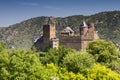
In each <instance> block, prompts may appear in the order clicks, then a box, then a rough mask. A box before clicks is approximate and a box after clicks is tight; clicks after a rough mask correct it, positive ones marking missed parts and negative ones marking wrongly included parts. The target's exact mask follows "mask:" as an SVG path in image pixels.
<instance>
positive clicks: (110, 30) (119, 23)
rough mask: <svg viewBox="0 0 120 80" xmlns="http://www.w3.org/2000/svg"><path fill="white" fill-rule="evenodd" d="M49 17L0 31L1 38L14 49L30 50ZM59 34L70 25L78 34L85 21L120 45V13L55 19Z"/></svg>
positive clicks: (107, 38) (101, 36)
mask: <svg viewBox="0 0 120 80" xmlns="http://www.w3.org/2000/svg"><path fill="white" fill-rule="evenodd" d="M46 18H47V17H44V16H42V17H36V18H31V19H29V20H26V21H23V22H21V23H18V24H14V25H12V26H9V27H6V28H3V29H0V38H1V39H3V40H5V41H6V42H7V43H8V45H9V46H10V47H11V48H12V47H15V48H17V49H28V48H30V47H31V46H32V44H33V43H34V41H35V40H36V39H37V38H39V36H40V35H41V34H42V25H43V24H44V22H45V20H46ZM55 19H56V28H57V33H59V31H60V30H62V29H63V28H65V27H66V26H67V25H69V26H70V27H71V28H72V29H73V30H74V31H75V32H76V33H78V32H79V25H80V24H81V22H82V21H83V20H86V21H87V22H94V23H95V28H96V30H97V31H98V34H99V35H100V38H102V39H106V40H109V41H113V42H114V43H115V44H116V45H117V46H119V44H120V11H109V12H101V13H98V14H94V15H91V16H83V15H74V16H68V17H65V18H60V17H58V18H55Z"/></svg>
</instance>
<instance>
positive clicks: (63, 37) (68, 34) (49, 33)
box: [33, 21, 99, 51]
mask: <svg viewBox="0 0 120 80" xmlns="http://www.w3.org/2000/svg"><path fill="white" fill-rule="evenodd" d="M48 22H51V21H48ZM53 23H54V22H52V23H48V24H46V25H44V26H43V35H42V37H41V38H39V39H38V40H37V42H35V43H34V47H33V49H35V50H36V51H44V50H45V49H46V48H48V47H51V48H58V46H59V43H60V45H63V46H65V47H68V48H73V49H76V50H85V49H86V46H87V44H88V43H89V42H90V41H92V40H95V39H99V37H98V34H97V33H96V32H95V31H94V24H93V23H91V24H90V25H87V24H86V22H85V21H83V23H82V24H81V26H80V35H79V36H75V35H74V31H73V30H72V29H71V28H70V27H66V28H65V29H63V30H62V31H61V32H60V37H59V39H58V38H56V29H55V24H53Z"/></svg>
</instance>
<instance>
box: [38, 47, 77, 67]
mask: <svg viewBox="0 0 120 80" xmlns="http://www.w3.org/2000/svg"><path fill="white" fill-rule="evenodd" d="M71 52H75V50H73V49H70V48H65V47H64V46H60V47H59V48H58V49H55V48H50V49H49V50H48V51H47V52H38V54H39V57H40V61H41V63H42V64H47V63H54V64H55V65H58V66H62V65H63V58H64V57H65V55H67V54H70V53H71Z"/></svg>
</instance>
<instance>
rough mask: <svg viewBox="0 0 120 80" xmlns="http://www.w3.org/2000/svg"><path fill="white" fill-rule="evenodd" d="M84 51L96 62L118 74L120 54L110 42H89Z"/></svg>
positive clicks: (119, 71) (119, 70)
mask: <svg viewBox="0 0 120 80" xmlns="http://www.w3.org/2000/svg"><path fill="white" fill-rule="evenodd" d="M86 50H87V52H88V53H90V54H92V55H93V56H94V57H95V59H96V61H97V62H99V63H101V64H103V65H105V66H106V67H109V68H111V69H112V70H114V71H116V72H118V73H120V65H119V64H120V58H119V55H120V53H119V52H118V51H117V48H116V47H115V45H114V44H113V43H112V42H108V41H105V40H95V41H91V42H90V43H89V44H88V46H87V49H86Z"/></svg>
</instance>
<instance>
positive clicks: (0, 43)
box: [0, 40, 7, 52]
mask: <svg viewBox="0 0 120 80" xmlns="http://www.w3.org/2000/svg"><path fill="white" fill-rule="evenodd" d="M4 49H7V45H6V43H5V42H3V41H1V40H0V52H1V51H2V50H4Z"/></svg>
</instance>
